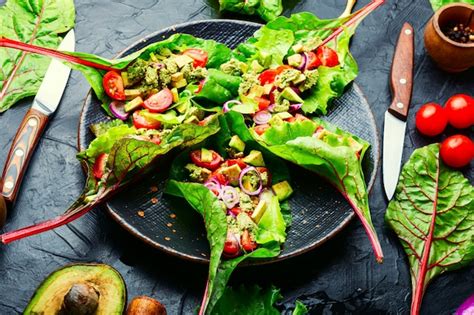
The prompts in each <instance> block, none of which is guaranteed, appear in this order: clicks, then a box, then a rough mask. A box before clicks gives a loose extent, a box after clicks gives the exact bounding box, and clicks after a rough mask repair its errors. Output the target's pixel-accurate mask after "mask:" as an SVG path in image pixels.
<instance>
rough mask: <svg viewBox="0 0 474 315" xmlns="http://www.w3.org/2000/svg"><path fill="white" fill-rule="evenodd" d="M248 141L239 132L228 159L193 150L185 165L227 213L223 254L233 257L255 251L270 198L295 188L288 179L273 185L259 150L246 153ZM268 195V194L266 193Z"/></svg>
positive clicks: (192, 178)
mask: <svg viewBox="0 0 474 315" xmlns="http://www.w3.org/2000/svg"><path fill="white" fill-rule="evenodd" d="M244 150H245V143H244V142H243V141H242V140H240V138H239V137H238V136H233V137H232V138H231V140H230V148H229V149H228V150H227V153H228V156H229V158H228V159H225V160H224V159H223V158H222V157H221V156H220V155H219V154H218V153H217V152H216V151H214V150H210V149H206V148H201V149H198V150H194V151H191V153H190V159H191V163H188V164H186V165H185V169H186V170H187V172H188V180H189V181H190V182H195V183H201V184H204V186H205V187H207V188H208V189H209V190H210V191H212V193H213V194H214V195H215V196H216V197H217V198H218V200H219V202H220V205H221V207H222V210H223V211H224V212H225V214H226V220H227V239H226V241H225V244H224V251H223V255H224V257H226V258H233V257H237V256H240V255H242V254H244V253H249V252H252V251H254V250H255V249H256V248H257V247H258V244H257V242H256V239H257V234H258V224H259V222H260V220H261V218H262V216H263V215H264V214H265V211H266V209H267V206H268V203H269V202H270V201H269V198H272V197H273V196H276V197H277V198H278V200H279V201H280V202H281V201H284V200H286V199H287V198H288V197H289V196H290V195H291V193H292V192H293V190H292V188H291V186H290V184H289V183H288V181H286V180H284V181H281V182H279V183H275V184H273V185H272V176H271V173H270V171H269V169H268V168H267V167H266V166H265V161H264V159H263V155H262V153H261V152H260V151H257V150H251V151H250V152H249V153H248V154H245V153H244ZM263 196H265V197H263Z"/></svg>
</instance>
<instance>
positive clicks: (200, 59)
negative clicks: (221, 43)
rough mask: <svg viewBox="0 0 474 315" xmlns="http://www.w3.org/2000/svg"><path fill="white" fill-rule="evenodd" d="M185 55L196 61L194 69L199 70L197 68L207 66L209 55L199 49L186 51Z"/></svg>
mask: <svg viewBox="0 0 474 315" xmlns="http://www.w3.org/2000/svg"><path fill="white" fill-rule="evenodd" d="M183 55H186V56H189V57H191V58H193V59H194V62H193V66H194V68H197V67H202V68H204V67H205V66H206V64H207V60H208V54H207V52H205V51H204V50H202V49H197V48H190V49H186V50H185V51H184V52H183Z"/></svg>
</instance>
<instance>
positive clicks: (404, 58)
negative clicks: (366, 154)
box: [382, 23, 414, 200]
mask: <svg viewBox="0 0 474 315" xmlns="http://www.w3.org/2000/svg"><path fill="white" fill-rule="evenodd" d="M413 56H414V30H413V27H412V26H411V25H410V24H409V23H405V24H404V25H403V27H402V30H401V32H400V37H399V38H398V43H397V47H396V49H395V54H394V56H393V63H392V74H391V78H390V86H391V89H392V94H393V101H392V104H390V107H389V108H388V110H387V111H386V112H385V123H384V130H383V166H382V167H383V183H384V188H385V194H386V195H387V198H388V199H389V200H390V199H392V197H393V194H394V193H395V188H396V187H397V183H398V176H399V175H400V164H401V161H402V153H403V143H404V141H405V129H406V120H407V117H408V109H409V106H410V101H411V93H412V90H413Z"/></svg>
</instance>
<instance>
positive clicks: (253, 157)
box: [242, 150, 265, 166]
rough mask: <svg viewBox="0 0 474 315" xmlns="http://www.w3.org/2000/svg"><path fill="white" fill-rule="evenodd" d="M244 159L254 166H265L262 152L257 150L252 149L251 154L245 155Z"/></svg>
mask: <svg viewBox="0 0 474 315" xmlns="http://www.w3.org/2000/svg"><path fill="white" fill-rule="evenodd" d="M242 161H244V162H245V163H247V164H250V165H252V166H265V161H264V160H263V155H262V152H260V151H257V150H252V151H250V153H249V155H247V156H246V157H244V158H243V159H242Z"/></svg>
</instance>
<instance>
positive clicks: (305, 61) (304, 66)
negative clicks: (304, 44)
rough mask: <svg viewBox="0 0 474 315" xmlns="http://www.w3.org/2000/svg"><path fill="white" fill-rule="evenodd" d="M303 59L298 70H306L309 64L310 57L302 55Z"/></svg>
mask: <svg viewBox="0 0 474 315" xmlns="http://www.w3.org/2000/svg"><path fill="white" fill-rule="evenodd" d="M301 57H302V58H301V63H300V65H299V66H298V67H297V68H296V69H298V70H300V71H303V70H305V69H306V64H307V63H308V56H307V55H306V53H302V54H301Z"/></svg>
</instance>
